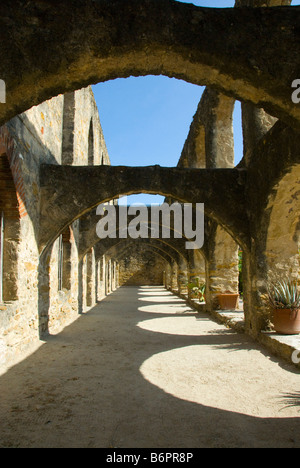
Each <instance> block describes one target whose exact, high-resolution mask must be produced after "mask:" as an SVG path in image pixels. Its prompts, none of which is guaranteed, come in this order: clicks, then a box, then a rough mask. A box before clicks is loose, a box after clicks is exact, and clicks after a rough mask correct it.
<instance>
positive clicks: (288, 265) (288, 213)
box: [266, 164, 300, 280]
mask: <svg viewBox="0 0 300 468" xmlns="http://www.w3.org/2000/svg"><path fill="white" fill-rule="evenodd" d="M267 211H269V213H270V220H269V225H268V231H267V239H266V260H267V268H268V277H269V278H272V277H274V276H276V275H278V276H279V277H292V278H294V279H296V280H297V279H299V274H300V257H299V249H300V165H299V164H298V165H295V166H293V167H292V168H291V170H290V172H289V173H288V174H286V175H285V176H284V177H283V178H282V179H281V181H280V183H279V184H278V186H277V190H276V193H275V194H273V196H272V197H271V200H270V202H269V205H268V208H267Z"/></svg>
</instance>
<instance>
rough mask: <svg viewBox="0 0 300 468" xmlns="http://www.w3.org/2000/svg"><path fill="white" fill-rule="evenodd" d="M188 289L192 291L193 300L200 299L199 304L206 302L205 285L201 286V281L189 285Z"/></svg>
mask: <svg viewBox="0 0 300 468" xmlns="http://www.w3.org/2000/svg"><path fill="white" fill-rule="evenodd" d="M187 286H188V289H189V290H190V291H191V295H192V298H198V299H199V302H205V296H204V294H205V283H202V284H199V280H198V279H197V280H196V281H194V282H192V283H188V285H187Z"/></svg>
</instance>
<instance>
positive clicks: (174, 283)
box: [171, 261, 178, 291]
mask: <svg viewBox="0 0 300 468" xmlns="http://www.w3.org/2000/svg"><path fill="white" fill-rule="evenodd" d="M177 278H178V266H177V263H176V262H175V261H172V265H171V289H172V291H178V281H177Z"/></svg>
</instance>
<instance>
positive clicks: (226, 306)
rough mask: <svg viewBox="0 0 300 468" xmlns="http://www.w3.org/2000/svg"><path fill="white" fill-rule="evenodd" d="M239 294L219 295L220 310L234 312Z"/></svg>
mask: <svg viewBox="0 0 300 468" xmlns="http://www.w3.org/2000/svg"><path fill="white" fill-rule="evenodd" d="M239 297H240V295H239V294H230V293H225V294H219V295H218V299H219V304H220V308H221V310H236V309H237V308H238V300H239Z"/></svg>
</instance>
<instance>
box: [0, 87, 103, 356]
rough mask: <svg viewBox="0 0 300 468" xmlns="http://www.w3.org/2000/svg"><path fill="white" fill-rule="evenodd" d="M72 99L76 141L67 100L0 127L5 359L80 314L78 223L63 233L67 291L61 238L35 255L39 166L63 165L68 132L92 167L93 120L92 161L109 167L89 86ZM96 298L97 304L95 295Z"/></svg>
mask: <svg viewBox="0 0 300 468" xmlns="http://www.w3.org/2000/svg"><path fill="white" fill-rule="evenodd" d="M74 97H75V103H77V105H76V106H75V108H74V112H75V113H74V115H73V119H74V123H75V124H76V125H75V127H76V132H77V133H78V138H77V139H74V134H73V133H72V132H73V130H71V129H70V127H69V128H64V125H63V123H64V122H63V120H64V116H65V114H66V113H65V112H64V104H65V99H64V96H58V97H56V98H54V99H52V100H50V101H47V102H45V103H43V104H41V105H40V106H37V107H33V108H32V109H30V110H29V111H28V112H26V113H24V114H21V115H19V116H18V117H16V118H15V119H13V120H11V121H10V122H8V123H7V125H6V126H5V127H2V128H1V132H0V141H1V153H2V156H1V162H2V166H1V168H2V169H1V171H0V189H1V187H2V189H3V191H5V193H6V197H3V199H2V202H1V211H3V212H4V224H5V230H4V259H3V260H4V261H3V299H4V305H3V306H1V307H2V309H1V315H0V330H1V336H2V345H3V349H4V351H3V353H4V355H5V359H7V360H9V359H10V358H11V357H12V356H13V355H16V354H17V353H22V352H23V351H24V350H25V348H26V347H27V346H28V345H30V344H31V343H32V342H33V341H34V340H36V339H37V338H38V337H39V336H40V335H41V334H42V333H44V332H49V331H51V332H52V333H54V332H55V333H57V332H58V331H60V330H61V329H62V328H63V327H64V326H65V325H66V324H67V323H69V322H70V320H73V319H74V318H75V317H77V316H78V297H79V292H78V287H79V286H78V285H79V282H78V245H79V229H80V226H79V224H78V222H77V221H76V222H75V223H73V225H72V226H70V228H68V229H67V230H66V231H64V232H63V233H62V239H63V258H62V271H63V283H62V285H61V286H62V287H59V284H58V278H59V272H58V267H59V240H58V239H57V240H56V241H55V242H54V244H53V245H51V247H50V249H49V251H48V252H47V255H45V256H44V257H43V258H40V256H39V252H38V250H37V239H38V235H39V229H40V217H39V211H40V198H39V194H40V191H39V183H40V181H39V165H40V164H56V165H59V164H60V163H61V161H62V153H63V142H64V137H66V136H67V133H68V131H69V132H71V133H72V136H73V139H74V146H73V152H74V157H73V162H74V164H76V163H77V164H81V165H82V164H87V163H88V160H87V154H88V144H89V138H88V136H89V135H88V133H89V123H90V121H91V120H92V121H93V122H94V139H93V140H94V146H95V147H94V152H95V159H94V162H95V164H100V163H101V162H105V163H106V164H107V163H109V159H108V154H107V149H106V145H105V142H104V138H103V133H102V129H101V125H100V120H99V115H98V110H97V108H96V105H95V101H94V98H93V94H92V91H91V88H87V89H83V90H81V91H76V92H75V93H74ZM83 105H84V109H85V112H84V116H83V111H82V106H83ZM76 109H77V110H76ZM84 145H85V146H84ZM96 153H97V154H96ZM8 195H10V198H8ZM5 200H7V201H5ZM8 200H10V201H8ZM4 202H5V203H4ZM85 289H86V288H85ZM92 301H93V303H94V302H95V298H94V296H92Z"/></svg>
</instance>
